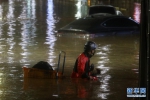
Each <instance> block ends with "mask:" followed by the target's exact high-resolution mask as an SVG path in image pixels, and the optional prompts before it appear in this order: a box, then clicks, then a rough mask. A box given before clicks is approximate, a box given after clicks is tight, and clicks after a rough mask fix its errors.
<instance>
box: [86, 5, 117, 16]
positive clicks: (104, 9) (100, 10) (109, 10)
mask: <svg viewBox="0 0 150 100" xmlns="http://www.w3.org/2000/svg"><path fill="white" fill-rule="evenodd" d="M96 13H109V14H113V15H115V14H116V10H115V8H114V7H103V6H96V7H90V8H89V15H92V14H96Z"/></svg>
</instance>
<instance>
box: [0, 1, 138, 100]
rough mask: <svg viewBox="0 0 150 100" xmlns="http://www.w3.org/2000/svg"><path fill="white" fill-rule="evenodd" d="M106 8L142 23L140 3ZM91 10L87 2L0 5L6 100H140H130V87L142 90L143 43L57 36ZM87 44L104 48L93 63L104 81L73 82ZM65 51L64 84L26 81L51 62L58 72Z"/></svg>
mask: <svg viewBox="0 0 150 100" xmlns="http://www.w3.org/2000/svg"><path fill="white" fill-rule="evenodd" d="M108 1H109V0H108ZM103 3H105V2H103ZM106 3H109V4H112V5H115V6H116V7H118V5H119V6H120V9H121V10H122V12H123V13H124V15H127V16H131V17H132V18H134V19H135V20H137V21H140V20H139V19H140V18H139V10H137V9H140V5H139V4H138V3H134V2H124V3H122V2H121V1H120V0H119V1H118V2H117V0H116V2H115V0H114V2H111V3H110V2H106ZM87 5H89V4H87V3H85V1H82V2H81V1H66V0H62V1H61V0H15V1H14V0H0V100H67V99H68V100H77V99H78V100H85V99H86V100H105V99H106V100H137V98H127V96H126V95H127V88H128V87H131V88H132V87H137V86H138V70H137V69H138V67H139V38H137V37H97V38H74V37H69V38H67V37H57V36H56V31H57V29H59V28H60V27H62V26H64V25H66V24H67V23H69V22H71V21H73V20H75V19H77V18H80V17H83V16H86V14H87V9H88V7H87ZM127 8H131V9H127ZM87 40H92V41H95V42H96V43H97V45H98V49H97V51H96V54H95V56H94V57H93V58H91V62H92V63H94V64H95V67H98V68H100V69H101V75H100V76H99V80H98V81H87V80H80V79H78V80H72V79H71V78H70V75H71V72H72V68H73V65H74V62H75V60H76V58H77V56H78V55H79V54H80V53H82V51H83V46H84V44H85V42H86V41H87ZM61 50H63V51H65V52H66V63H65V70H64V75H65V78H64V79H59V80H55V79H31V78H29V79H24V78H23V70H22V67H23V66H27V67H32V66H33V65H34V64H36V63H37V62H39V61H47V62H49V63H50V64H51V65H52V66H53V67H54V68H55V67H56V66H57V62H58V55H59V52H60V51H61Z"/></svg>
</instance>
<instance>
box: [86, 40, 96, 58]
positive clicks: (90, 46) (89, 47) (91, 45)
mask: <svg viewBox="0 0 150 100" xmlns="http://www.w3.org/2000/svg"><path fill="white" fill-rule="evenodd" d="M96 48H97V45H96V43H95V42H93V41H87V42H86V43H85V45H84V52H85V53H87V54H88V55H89V57H92V56H93V55H94V54H95V49H96Z"/></svg>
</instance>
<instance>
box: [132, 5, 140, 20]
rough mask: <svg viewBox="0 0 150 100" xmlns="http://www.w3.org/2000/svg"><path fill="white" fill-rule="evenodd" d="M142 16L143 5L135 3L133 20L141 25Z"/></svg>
mask: <svg viewBox="0 0 150 100" xmlns="http://www.w3.org/2000/svg"><path fill="white" fill-rule="evenodd" d="M140 15H141V4H140V3H134V13H133V18H134V20H136V21H137V22H139V23H140Z"/></svg>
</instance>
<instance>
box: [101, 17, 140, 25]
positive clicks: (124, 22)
mask: <svg viewBox="0 0 150 100" xmlns="http://www.w3.org/2000/svg"><path fill="white" fill-rule="evenodd" d="M102 25H103V26H104V27H138V24H137V23H136V22H134V21H133V20H131V19H128V18H113V19H109V20H107V21H105V22H104V23H103V24H102Z"/></svg>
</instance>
